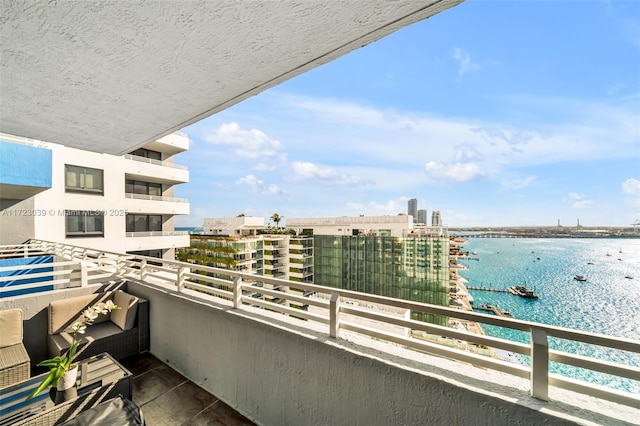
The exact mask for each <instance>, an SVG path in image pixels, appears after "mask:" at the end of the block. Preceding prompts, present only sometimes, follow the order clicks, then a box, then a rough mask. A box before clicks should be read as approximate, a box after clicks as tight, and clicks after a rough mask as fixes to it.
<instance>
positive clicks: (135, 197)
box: [124, 192, 189, 203]
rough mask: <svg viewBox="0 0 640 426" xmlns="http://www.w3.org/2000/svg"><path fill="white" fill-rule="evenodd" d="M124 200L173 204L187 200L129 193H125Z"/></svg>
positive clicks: (186, 201) (186, 200)
mask: <svg viewBox="0 0 640 426" xmlns="http://www.w3.org/2000/svg"><path fill="white" fill-rule="evenodd" d="M124 197H125V198H131V199H132V200H151V201H169V202H173V203H188V202H189V200H188V199H186V198H175V197H164V196H160V195H146V194H134V193H131V192H126V193H125V194H124Z"/></svg>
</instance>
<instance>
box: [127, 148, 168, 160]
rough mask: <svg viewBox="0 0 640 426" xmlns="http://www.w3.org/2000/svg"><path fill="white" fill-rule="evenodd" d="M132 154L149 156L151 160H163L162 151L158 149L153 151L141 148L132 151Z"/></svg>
mask: <svg viewBox="0 0 640 426" xmlns="http://www.w3.org/2000/svg"><path fill="white" fill-rule="evenodd" d="M131 155H135V156H137V157H144V158H149V159H151V160H158V161H161V160H162V153H161V152H158V151H152V150H150V149H144V148H139V149H136V150H135V151H133V152H131Z"/></svg>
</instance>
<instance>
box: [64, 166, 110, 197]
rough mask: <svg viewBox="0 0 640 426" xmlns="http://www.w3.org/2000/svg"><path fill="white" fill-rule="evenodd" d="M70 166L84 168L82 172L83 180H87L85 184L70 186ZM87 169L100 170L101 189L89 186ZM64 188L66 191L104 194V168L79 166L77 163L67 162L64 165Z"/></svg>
mask: <svg viewBox="0 0 640 426" xmlns="http://www.w3.org/2000/svg"><path fill="white" fill-rule="evenodd" d="M69 167H76V168H78V169H82V172H80V173H81V174H80V176H81V177H82V178H81V180H82V181H84V182H85V186H79V185H78V186H70V185H69ZM87 170H90V171H95V172H100V189H95V188H87V187H86V182H87V178H86V177H87ZM64 190H65V192H81V193H86V194H100V195H104V170H103V169H96V168H94V167H86V166H78V165H76V164H65V165H64Z"/></svg>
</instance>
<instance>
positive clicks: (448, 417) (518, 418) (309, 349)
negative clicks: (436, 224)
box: [129, 282, 633, 426]
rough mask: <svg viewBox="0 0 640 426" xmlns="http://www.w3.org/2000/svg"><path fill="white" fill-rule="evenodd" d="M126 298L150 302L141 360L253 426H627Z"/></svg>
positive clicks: (446, 373)
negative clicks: (151, 358) (153, 361)
mask: <svg viewBox="0 0 640 426" xmlns="http://www.w3.org/2000/svg"><path fill="white" fill-rule="evenodd" d="M129 289H130V291H131V292H133V293H134V294H137V295H140V296H142V297H144V298H146V299H148V300H150V307H151V313H150V315H151V317H150V321H151V324H152V327H151V353H153V354H154V355H155V356H157V357H158V358H159V359H161V360H163V361H165V362H167V363H168V364H170V365H171V366H172V367H173V368H175V369H176V370H178V371H180V372H181V373H182V374H184V375H185V376H187V377H189V378H190V379H191V380H192V381H194V382H195V383H197V384H198V385H200V386H202V387H203V388H205V389H206V390H207V391H209V392H211V393H213V394H215V395H217V396H218V397H219V398H220V399H221V400H223V401H224V402H225V403H227V404H229V405H230V406H232V407H234V408H235V409H236V410H238V411H239V412H241V413H242V414H243V415H245V416H246V417H248V418H249V419H251V420H253V421H255V422H256V423H258V424H263V425H328V424H330V425H358V424H360V425H414V424H434V425H441V424H442V425H444V424H446V425H470V424H473V425H477V426H482V425H487V426H489V425H491V426H496V425H514V424H518V425H540V424H545V425H560V424H562V425H567V424H629V423H626V422H624V421H622V422H619V421H618V420H617V419H613V418H610V417H608V416H607V415H606V414H601V413H607V411H608V412H612V411H611V408H610V407H609V409H608V410H607V409H599V407H598V404H599V400H589V398H587V397H585V396H583V395H578V397H577V398H578V399H579V398H587V401H586V402H585V401H582V404H583V405H585V407H592V408H593V409H594V411H593V412H591V411H588V410H587V411H586V410H581V409H576V408H575V407H570V408H567V407H568V406H567V405H566V404H564V403H562V402H554V401H551V402H542V401H538V400H536V399H534V398H532V397H530V396H529V394H528V384H527V381H526V380H521V379H518V378H514V377H513V376H506V375H503V374H501V373H497V372H491V371H487V370H485V369H480V368H476V367H473V366H470V365H467V364H463V363H459V362H455V361H449V360H445V359H442V358H437V357H432V356H429V355H426V354H422V353H417V352H415V351H409V350H406V349H403V348H400V347H397V346H393V345H389V344H386V343H384V342H376V341H373V340H371V339H368V338H363V337H361V336H356V335H345V336H342V338H340V339H333V338H330V337H328V335H327V332H326V330H325V329H324V328H323V327H324V326H321V325H318V324H315V323H312V322H304V323H301V322H300V321H297V320H294V319H291V318H289V317H287V316H285V315H281V314H277V313H272V312H267V311H264V310H259V309H254V308H248V307H245V308H243V309H233V308H232V307H231V304H230V302H226V301H221V300H219V299H217V300H216V299H213V298H211V297H209V296H208V295H205V294H201V293H195V292H192V291H190V290H185V291H184V292H183V293H178V292H176V291H175V289H173V288H168V287H167V288H163V287H162V286H156V285H153V286H152V285H149V284H147V283H143V282H139V283H135V282H129ZM212 325H215V326H212ZM382 349H384V350H382ZM554 392H555V391H554ZM557 392H559V393H561V394H562V395H560V394H558V395H556V394H554V397H558V398H559V399H560V400H563V399H564V400H566V398H573V396H569V397H567V395H568V394H571V393H570V392H566V391H562V390H557ZM594 401H595V402H594ZM625 410H626V411H625ZM630 410H631V411H632V410H633V409H631V408H630V407H622V411H620V412H621V413H623V414H622V415H626V416H628V417H629V418H631V417H630V416H631V414H629V413H630Z"/></svg>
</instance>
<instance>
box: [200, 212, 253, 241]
mask: <svg viewBox="0 0 640 426" xmlns="http://www.w3.org/2000/svg"><path fill="white" fill-rule="evenodd" d="M261 229H264V218H263V217H257V216H237V217H216V218H206V219H205V220H204V225H202V233H203V234H204V235H219V236H247V235H256V234H257V233H258V230H261Z"/></svg>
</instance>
